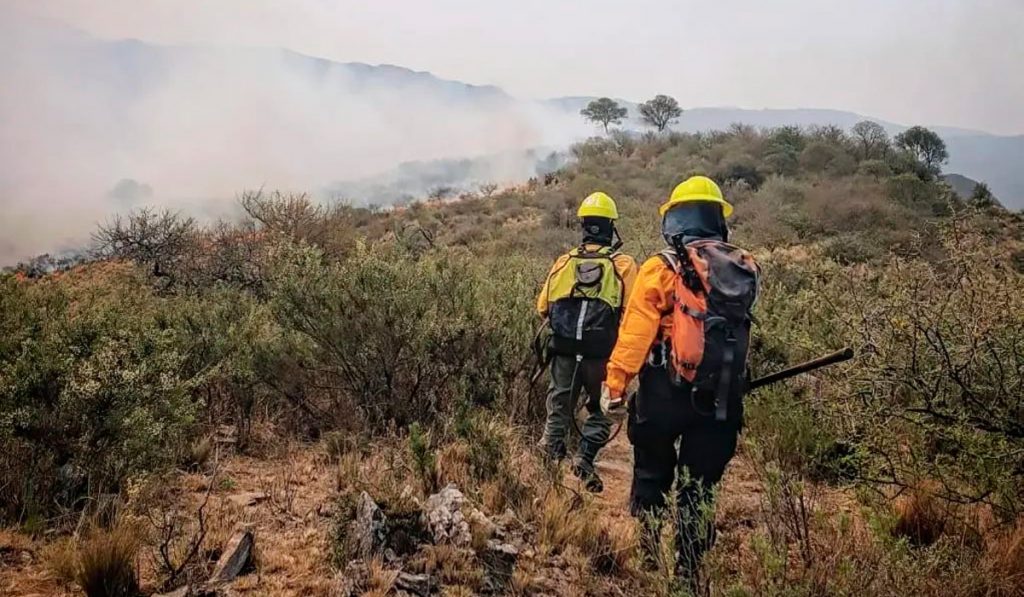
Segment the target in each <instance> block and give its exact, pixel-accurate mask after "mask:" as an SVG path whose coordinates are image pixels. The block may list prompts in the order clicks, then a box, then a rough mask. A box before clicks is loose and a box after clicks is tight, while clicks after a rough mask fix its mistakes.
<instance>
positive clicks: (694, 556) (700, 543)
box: [628, 366, 743, 576]
mask: <svg viewBox="0 0 1024 597" xmlns="http://www.w3.org/2000/svg"><path fill="white" fill-rule="evenodd" d="M713 406H714V405H713V403H711V401H710V400H700V399H694V398H692V397H691V395H690V386H689V384H686V383H683V384H682V385H678V386H677V385H675V384H673V383H672V381H671V380H670V377H669V373H668V371H667V370H666V369H665V368H663V367H651V366H647V367H644V369H643V370H642V371H641V372H640V390H639V392H637V396H636V398H635V399H634V400H633V401H631V403H630V405H629V428H628V435H629V440H630V442H631V443H632V444H633V459H634V462H633V485H632V488H631V491H630V511H631V512H632V514H633V515H634V516H637V517H640V518H641V519H642V520H643V521H644V522H645V523H646V524H645V527H646V528H645V532H646V533H647V535H648V537H647V539H646V540H647V541H648V542H651V541H654V540H655V537H656V536H657V533H658V528H659V526H658V524H659V522H660V520H661V518H662V516H663V515H664V510H665V507H666V497H667V496H668V494H670V493H671V492H672V490H673V488H674V489H675V496H676V503H677V507H678V520H677V521H676V529H677V533H676V552H677V558H678V559H677V562H676V565H677V569H678V570H679V571H680V572H681V573H683V574H686V575H690V576H695V575H696V572H697V569H698V567H699V565H700V560H701V558H702V556H703V555H704V552H705V551H707V550H708V549H709V548H710V547H711V544H712V543H713V541H714V491H715V488H716V485H717V484H718V482H719V481H721V479H722V475H723V474H724V473H725V468H726V466H727V465H728V464H729V461H730V460H731V459H732V457H733V455H734V454H735V453H736V442H737V439H738V437H739V432H740V428H741V427H742V420H743V414H742V406H739V407H738V408H737V406H736V405H733V406H732V407H731V408H732V412H730V413H729V417H728V419H727V420H726V421H716V420H715V417H714V408H713ZM736 410H739V411H740V412H736ZM673 486H674V487H673ZM652 547H653V546H648V549H650V548H652Z"/></svg>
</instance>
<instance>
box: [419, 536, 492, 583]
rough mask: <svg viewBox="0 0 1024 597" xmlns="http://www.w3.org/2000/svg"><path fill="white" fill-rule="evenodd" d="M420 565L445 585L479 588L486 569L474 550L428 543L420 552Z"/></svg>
mask: <svg viewBox="0 0 1024 597" xmlns="http://www.w3.org/2000/svg"><path fill="white" fill-rule="evenodd" d="M420 558H421V559H420V561H419V562H418V564H419V567H420V568H421V569H422V570H423V572H425V573H427V574H429V575H430V576H432V577H434V578H435V579H437V580H439V581H440V582H441V584H443V585H457V586H463V587H471V588H473V589H479V588H480V586H481V585H482V584H483V581H484V570H483V567H482V565H481V563H480V562H479V561H478V560H477V558H476V555H475V554H474V553H473V551H472V550H468V549H460V548H458V547H454V546H452V545H426V546H424V547H423V548H422V550H421V552H420Z"/></svg>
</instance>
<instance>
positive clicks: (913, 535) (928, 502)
mask: <svg viewBox="0 0 1024 597" xmlns="http://www.w3.org/2000/svg"><path fill="white" fill-rule="evenodd" d="M894 508H895V513H896V521H895V523H894V524H893V527H892V533H893V535H895V536H897V537H904V538H906V539H907V541H909V542H910V543H911V544H912V545H918V546H922V545H932V544H933V543H935V542H936V541H938V540H939V538H940V537H942V535H943V534H944V533H945V532H946V530H947V528H948V527H949V525H950V512H949V510H948V508H947V507H946V506H945V505H944V504H943V502H942V500H941V499H940V498H939V497H938V496H937V495H936V488H935V486H934V485H932V484H928V483H922V484H920V485H918V486H917V487H914V488H912V489H911V490H910V491H909V492H908V493H906V494H904V495H902V496H900V497H899V498H898V499H897V500H896V504H895V506H894Z"/></svg>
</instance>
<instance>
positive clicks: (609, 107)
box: [580, 97, 629, 133]
mask: <svg viewBox="0 0 1024 597" xmlns="http://www.w3.org/2000/svg"><path fill="white" fill-rule="evenodd" d="M628 112H629V111H628V110H627V109H626V108H623V107H622V106H620V105H619V103H618V102H616V101H615V100H613V99H611V98H608V97H601V98H598V99H596V100H594V101H592V102H590V103H589V104H587V107H586V108H583V109H582V110H580V114H582V115H583V117H584V118H586V119H587V120H589V121H591V122H594V123H597V124H600V125H601V126H603V127H604V132H605V133H607V132H608V125H609V124H618V123H620V122H622V119H623V118H625V117H626V114H627V113H628Z"/></svg>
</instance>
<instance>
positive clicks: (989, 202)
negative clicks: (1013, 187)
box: [968, 182, 1000, 209]
mask: <svg viewBox="0 0 1024 597" xmlns="http://www.w3.org/2000/svg"><path fill="white" fill-rule="evenodd" d="M968 202H969V203H970V204H971V205H973V206H974V207H979V208H982V209H985V208H989V207H995V206H997V205H1000V203H999V200H998V199H996V196H995V195H993V194H992V190H991V189H989V188H988V185H987V184H985V183H983V182H979V183H978V184H976V185H974V190H973V191H971V197H970V199H968Z"/></svg>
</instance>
